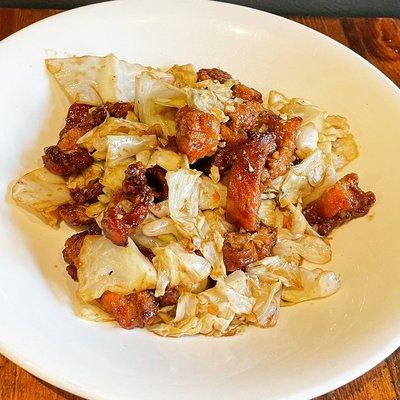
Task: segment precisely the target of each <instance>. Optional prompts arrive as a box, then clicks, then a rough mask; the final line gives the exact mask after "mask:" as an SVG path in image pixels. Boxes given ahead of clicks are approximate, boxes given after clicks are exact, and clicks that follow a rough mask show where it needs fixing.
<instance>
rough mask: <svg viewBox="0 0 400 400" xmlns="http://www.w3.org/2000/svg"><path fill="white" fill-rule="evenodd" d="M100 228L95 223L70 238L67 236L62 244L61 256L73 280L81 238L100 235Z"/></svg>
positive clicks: (81, 243) (75, 277)
mask: <svg viewBox="0 0 400 400" xmlns="http://www.w3.org/2000/svg"><path fill="white" fill-rule="evenodd" d="M100 234H101V230H100V228H99V227H98V226H97V224H93V225H91V226H90V227H89V229H88V230H86V231H84V232H79V233H75V235H72V236H71V237H70V238H68V239H67V240H66V242H65V245H64V250H63V257H64V261H65V262H66V263H67V264H68V266H67V272H68V274H69V275H70V277H71V278H72V279H73V280H74V281H77V280H78V276H77V267H78V257H79V252H80V251H81V248H82V245H83V240H84V239H85V236H87V235H100Z"/></svg>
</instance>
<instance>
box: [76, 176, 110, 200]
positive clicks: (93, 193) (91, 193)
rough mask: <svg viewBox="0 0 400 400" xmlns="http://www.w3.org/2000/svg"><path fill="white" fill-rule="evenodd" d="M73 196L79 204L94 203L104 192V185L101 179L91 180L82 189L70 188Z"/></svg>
mask: <svg viewBox="0 0 400 400" xmlns="http://www.w3.org/2000/svg"><path fill="white" fill-rule="evenodd" d="M70 192H71V197H72V198H73V200H74V201H75V203H77V204H93V203H95V202H96V201H97V197H98V196H100V195H101V194H102V193H103V185H102V184H101V183H100V181H99V180H96V181H93V182H91V183H90V184H89V185H88V186H85V187H83V188H81V189H79V188H77V189H70Z"/></svg>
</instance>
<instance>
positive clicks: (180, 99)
mask: <svg viewBox="0 0 400 400" xmlns="http://www.w3.org/2000/svg"><path fill="white" fill-rule="evenodd" d="M135 87H136V99H135V110H137V112H138V114H139V119H140V121H142V122H144V123H145V124H148V125H155V124H158V125H160V126H161V128H162V131H163V133H164V135H165V136H171V135H172V136H173V135H175V113H176V108H180V107H183V106H184V105H185V104H186V99H185V95H184V93H183V92H182V90H181V89H179V88H177V87H176V86H173V85H171V84H169V83H168V82H167V81H166V80H165V79H160V78H159V77H155V76H153V75H151V74H150V73H142V74H141V75H140V76H138V77H137V78H136V82H135ZM163 99H164V100H163ZM165 100H168V101H165Z"/></svg>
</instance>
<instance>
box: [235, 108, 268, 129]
mask: <svg viewBox="0 0 400 400" xmlns="http://www.w3.org/2000/svg"><path fill="white" fill-rule="evenodd" d="M262 112H265V109H264V107H263V106H262V104H260V103H258V102H256V101H244V102H243V103H239V104H237V105H236V107H235V110H234V111H232V112H229V113H228V114H227V115H228V117H229V121H228V123H227V126H228V127H229V128H230V129H231V130H233V131H234V132H240V131H241V130H243V131H245V132H253V131H254V130H255V128H256V126H257V125H258V120H259V116H260V113H262Z"/></svg>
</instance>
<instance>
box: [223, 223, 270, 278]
mask: <svg viewBox="0 0 400 400" xmlns="http://www.w3.org/2000/svg"><path fill="white" fill-rule="evenodd" d="M275 243H276V229H275V228H271V227H266V226H263V227H262V228H260V229H259V230H258V231H256V232H254V233H249V232H245V233H241V232H228V233H227V234H226V235H225V241H224V246H223V248H222V253H223V256H224V263H225V266H226V271H227V272H233V271H236V270H238V269H242V270H243V269H244V268H245V267H246V266H247V265H248V264H250V263H252V262H255V261H257V260H261V259H262V258H264V257H268V256H269V255H271V250H272V248H273V247H274V246H275Z"/></svg>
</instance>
